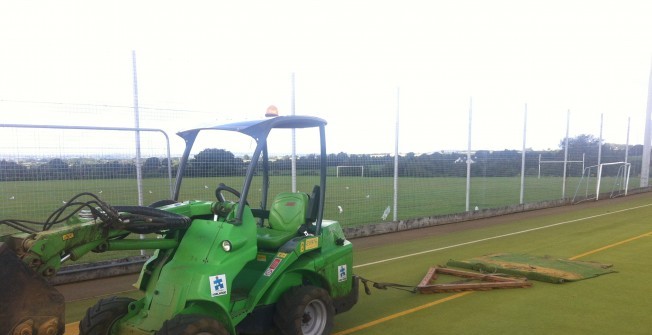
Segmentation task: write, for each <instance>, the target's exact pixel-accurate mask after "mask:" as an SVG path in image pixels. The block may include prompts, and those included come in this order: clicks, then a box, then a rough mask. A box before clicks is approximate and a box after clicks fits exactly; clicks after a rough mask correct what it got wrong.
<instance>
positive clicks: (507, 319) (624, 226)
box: [66, 194, 652, 335]
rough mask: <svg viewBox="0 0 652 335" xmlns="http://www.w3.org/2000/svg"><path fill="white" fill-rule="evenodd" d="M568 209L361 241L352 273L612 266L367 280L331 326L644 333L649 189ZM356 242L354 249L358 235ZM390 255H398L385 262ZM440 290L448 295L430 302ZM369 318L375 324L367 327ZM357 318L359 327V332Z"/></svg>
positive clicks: (73, 316) (73, 306) (648, 324)
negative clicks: (552, 277) (459, 287)
mask: <svg viewBox="0 0 652 335" xmlns="http://www.w3.org/2000/svg"><path fill="white" fill-rule="evenodd" d="M570 209H571V210H570V211H565V212H564V213H560V214H548V215H539V212H532V215H531V216H530V217H529V218H526V219H523V220H520V221H513V220H510V219H509V217H505V221H506V222H507V223H505V224H502V225H496V226H489V227H484V228H480V229H474V230H468V231H460V232H455V233H448V234H442V235H435V236H420V237H417V238H414V239H413V240H409V241H396V242H395V243H391V244H386V245H382V246H377V247H368V248H364V249H362V248H357V249H356V250H355V251H354V259H355V266H354V269H353V271H354V272H355V273H356V274H358V275H361V276H363V277H365V278H368V279H371V280H376V281H383V282H395V283H404V284H409V285H415V286H416V285H417V284H418V283H419V282H420V281H421V279H422V278H423V276H424V275H425V274H426V272H427V270H428V268H429V267H430V266H433V265H444V264H445V263H446V261H448V260H449V259H451V258H452V259H469V258H472V257H475V256H477V255H485V254H491V253H496V252H512V253H526V254H532V255H546V254H551V255H553V254H554V255H556V256H559V257H564V258H574V257H576V256H581V255H585V256H582V257H579V258H578V259H579V260H582V261H596V262H601V263H609V264H613V265H614V268H615V269H616V270H617V271H618V272H617V273H613V274H609V275H605V276H599V277H597V278H594V279H591V280H583V281H578V282H570V283H565V284H563V285H557V284H550V283H544V282H534V285H533V287H531V288H528V289H502V290H491V291H483V292H470V293H466V294H463V295H459V294H455V293H446V294H412V293H408V292H404V291H398V290H387V291H381V290H376V289H373V288H372V295H371V296H367V295H364V293H363V292H361V296H360V300H359V302H358V304H357V305H356V306H355V307H354V308H353V309H352V310H351V311H349V312H347V313H343V314H341V315H338V316H337V317H336V318H335V330H334V334H347V333H352V334H360V335H365V334H404V333H409V334H462V335H463V334H528V335H531V334H649V333H650V331H649V330H650V329H652V318H650V317H649V312H650V306H652V294H650V293H649V292H650V289H649V282H650V279H651V278H652V267H650V264H652V220H651V219H650V218H652V194H646V195H644V196H637V197H635V198H632V200H631V201H628V202H617V203H613V202H610V201H604V202H601V206H600V207H598V208H595V207H594V208H586V207H583V206H581V205H580V206H573V207H570ZM546 227H547V228H546ZM352 242H353V244H354V248H355V245H356V240H353V241H352ZM603 248H604V249H603ZM587 252H592V253H590V254H586V253H587ZM410 255H411V256H410ZM397 257H400V258H397ZM390 258H395V259H394V260H389V261H387V260H388V259H390ZM371 262H379V263H376V264H370V263H371ZM446 298H453V299H452V300H450V301H446V302H443V303H440V304H437V305H434V306H430V307H428V305H429V304H433V303H437V302H438V301H440V300H442V299H446ZM95 300H96V299H95ZM93 303H94V300H93V299H89V300H85V301H77V302H74V303H69V304H67V309H68V310H67V319H66V321H67V322H75V321H78V320H79V318H81V315H83V310H84V309H85V308H87V307H88V306H90V305H92V304H93ZM423 306H425V307H423ZM416 308H421V309H420V310H417V311H415V310H414V309H416ZM399 313H402V314H399ZM385 317H391V319H389V320H384V319H382V318H385ZM369 322H377V323H376V324H373V325H370V326H364V325H365V324H367V323H369ZM359 326H363V328H362V329H358V330H355V329H356V328H355V327H359ZM353 330H355V331H353ZM349 331H351V332H349Z"/></svg>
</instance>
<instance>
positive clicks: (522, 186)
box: [519, 104, 527, 205]
mask: <svg viewBox="0 0 652 335" xmlns="http://www.w3.org/2000/svg"><path fill="white" fill-rule="evenodd" d="M526 138H527V104H525V110H524V111H523V152H522V154H521V196H520V198H519V201H520V204H521V205H522V204H523V201H524V200H523V198H524V196H525V146H526V142H525V140H526Z"/></svg>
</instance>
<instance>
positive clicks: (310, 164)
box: [0, 135, 643, 181]
mask: <svg viewBox="0 0 652 335" xmlns="http://www.w3.org/2000/svg"><path fill="white" fill-rule="evenodd" d="M565 143H566V139H563V140H562V141H560V144H559V149H557V150H545V151H527V152H526V157H525V171H526V175H530V176H533V175H538V174H539V173H541V175H542V176H554V177H558V176H562V174H563V164H561V163H544V164H541V165H539V157H541V160H542V161H544V162H551V161H557V162H561V161H563V160H564V155H565V152H564V150H563V148H564V147H565ZM598 143H599V139H597V138H595V137H593V136H592V135H579V136H577V137H574V138H569V139H568V160H569V161H580V160H582V159H584V166H585V167H588V166H592V165H596V164H597V162H598V156H599V155H601V162H602V163H608V162H616V161H624V159H625V146H624V145H616V144H603V145H602V150H601V152H600V151H599V146H598ZM628 153H629V157H628V161H629V162H630V163H632V168H631V175H632V176H635V175H639V174H640V168H641V156H642V154H643V146H642V145H634V146H630V147H629V152H628ZM249 159H250V157H248V156H244V157H242V158H239V157H236V156H235V155H234V154H233V153H231V152H229V151H226V150H224V149H215V148H211V149H205V150H203V151H201V152H199V153H198V154H196V155H195V156H194V157H193V158H191V159H190V160H189V162H188V167H187V169H186V176H187V177H223V176H243V175H244V174H245V172H246V167H247V163H248V160H249ZM521 159H522V153H521V152H520V151H517V150H503V151H488V150H479V151H476V152H475V153H473V155H471V162H472V163H471V175H472V176H473V177H482V176H484V177H515V176H519V175H520V174H521ZM172 163H173V164H172V173H173V174H176V169H177V164H178V162H176V161H175V162H172ZM291 164H292V162H291V158H290V157H289V156H284V157H275V158H274V159H272V160H271V162H270V170H271V172H272V174H276V175H288V174H289V173H290V170H291ZM466 165H467V156H466V153H465V152H449V153H445V152H434V153H429V154H420V155H417V154H415V153H412V152H411V153H408V154H406V155H403V156H400V157H399V164H398V175H399V176H400V177H465V176H466ZM328 166H329V171H333V172H332V173H333V174H334V169H335V167H336V166H364V175H365V177H391V176H393V175H394V157H393V156H391V155H388V154H387V155H370V154H361V155H357V154H351V155H349V154H346V153H343V152H340V153H338V154H329V155H328ZM296 167H297V173H298V174H300V175H314V174H317V173H318V169H319V156H318V155H305V156H301V157H298V158H297V160H296ZM582 167H583V166H582V164H581V163H571V164H568V165H567V175H568V176H581V175H582ZM259 168H260V167H259ZM141 171H142V175H143V177H145V178H160V177H166V176H167V174H168V161H167V159H160V158H157V157H150V158H147V159H145V161H144V162H143V165H142V168H141ZM617 172H618V171H617V167H607V168H605V170H604V171H603V173H604V174H605V175H607V176H609V175H612V176H613V175H616V173H617ZM347 175H350V176H359V175H360V170H359V169H343V170H341V172H340V176H347ZM135 177H136V165H135V163H134V161H133V160H109V161H100V160H92V159H86V160H79V159H72V160H64V159H60V158H54V159H51V160H49V161H46V162H42V161H32V162H28V163H26V162H14V161H9V160H0V181H27V180H74V179H118V178H135Z"/></svg>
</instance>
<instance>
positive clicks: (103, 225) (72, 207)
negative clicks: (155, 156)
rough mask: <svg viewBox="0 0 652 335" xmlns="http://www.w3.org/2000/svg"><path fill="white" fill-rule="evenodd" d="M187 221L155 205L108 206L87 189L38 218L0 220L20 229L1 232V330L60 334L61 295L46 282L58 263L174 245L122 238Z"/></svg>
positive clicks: (173, 244)
mask: <svg viewBox="0 0 652 335" xmlns="http://www.w3.org/2000/svg"><path fill="white" fill-rule="evenodd" d="M82 198H91V200H88V201H81V200H80V199H82ZM190 222H191V220H190V218H188V217H186V216H183V215H179V214H175V213H171V212H167V211H163V210H159V209H156V208H150V207H141V206H115V207H113V206H110V205H109V204H107V203H106V202H104V201H102V200H100V199H99V198H98V197H97V196H95V195H93V194H91V193H81V194H78V195H77V196H75V197H73V198H72V199H70V200H69V201H67V202H66V204H65V205H64V206H62V207H60V208H58V209H57V210H55V211H54V212H53V213H52V214H51V215H50V216H49V217H48V219H47V220H46V221H45V222H42V223H39V222H30V221H23V220H2V221H0V224H4V225H8V226H10V227H12V228H14V229H17V230H19V231H20V232H18V233H15V234H10V235H5V236H0V282H2V285H3V287H2V288H0V334H11V335H13V334H21V335H22V334H63V331H64V327H65V321H64V299H63V296H62V295H61V294H60V293H59V292H58V291H57V290H56V289H55V288H53V287H52V286H51V285H50V284H49V283H48V281H47V278H49V277H53V276H54V275H55V274H56V273H57V271H58V270H59V269H60V267H61V264H62V263H63V262H65V261H67V260H69V259H70V260H73V261H75V260H78V259H80V258H81V257H83V256H84V255H86V254H87V253H88V252H90V251H94V252H103V251H110V250H141V249H170V248H174V247H176V245H177V241H176V240H174V239H156V238H154V239H142V240H140V239H139V240H135V239H125V237H127V236H128V235H129V234H131V233H139V234H148V233H159V232H162V231H168V230H171V229H179V228H187V227H188V225H189V224H190ZM34 227H37V228H40V229H36V228H34Z"/></svg>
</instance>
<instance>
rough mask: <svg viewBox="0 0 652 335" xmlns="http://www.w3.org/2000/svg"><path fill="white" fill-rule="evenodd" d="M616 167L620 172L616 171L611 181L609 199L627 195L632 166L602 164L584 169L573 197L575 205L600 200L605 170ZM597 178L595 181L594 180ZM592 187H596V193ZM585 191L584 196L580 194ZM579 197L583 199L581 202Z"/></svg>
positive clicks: (629, 164)
mask: <svg viewBox="0 0 652 335" xmlns="http://www.w3.org/2000/svg"><path fill="white" fill-rule="evenodd" d="M610 166H615V167H616V168H617V169H618V170H617V171H616V175H615V177H608V178H613V180H612V181H611V191H609V197H610V198H615V197H619V196H624V195H627V191H628V185H629V172H630V170H631V167H632V164H631V163H627V162H613V163H602V164H598V165H593V166H589V167H586V168H584V172H583V173H582V178H581V179H580V182H579V184H578V185H577V189H576V190H575V196H573V203H576V202H581V201H585V200H593V199H595V200H599V199H600V194H601V193H603V194H604V193H607V192H603V190H602V188H603V187H604V184H605V183H604V181H605V179H604V168H605V167H610ZM593 178H595V180H593ZM592 186H595V193H594V194H593V193H591V189H592ZM582 189H583V191H584V194H583V195H580V192H581V191H582ZM578 195H580V196H581V197H582V198H581V199H580V200H579V201H576V200H577V199H578Z"/></svg>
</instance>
